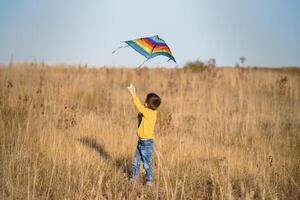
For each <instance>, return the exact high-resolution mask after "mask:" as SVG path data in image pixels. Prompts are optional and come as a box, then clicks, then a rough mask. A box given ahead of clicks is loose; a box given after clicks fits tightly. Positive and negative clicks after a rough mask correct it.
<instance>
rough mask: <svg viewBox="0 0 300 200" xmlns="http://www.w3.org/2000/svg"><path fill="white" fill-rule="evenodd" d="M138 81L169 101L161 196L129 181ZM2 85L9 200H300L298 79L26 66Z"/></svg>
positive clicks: (246, 72) (160, 125)
mask: <svg viewBox="0 0 300 200" xmlns="http://www.w3.org/2000/svg"><path fill="white" fill-rule="evenodd" d="M130 82H133V83H134V84H135V85H136V87H137V90H138V95H139V97H140V98H141V99H144V97H145V95H146V94H147V93H148V92H152V91H154V92H156V93H158V94H159V95H160V96H161V97H162V105H161V107H160V109H159V115H158V120H157V126H156V132H155V134H156V139H155V149H156V151H155V155H154V161H153V168H154V175H155V185H154V186H153V187H152V188H148V187H146V186H144V185H143V181H142V178H141V180H140V181H139V182H138V183H137V184H133V185H131V184H129V183H128V181H127V173H128V172H129V171H128V170H130V168H131V162H132V158H133V155H134V151H135V148H136V140H137V138H136V134H135V133H136V113H137V111H136V110H135V108H134V106H133V103H132V101H131V98H130V95H129V94H128V92H127V89H126V86H127V85H128V84H129V83H130ZM0 83H1V85H0V95H1V96H0V111H1V112H0V138H1V139H0V145H1V148H0V151H1V153H0V167H1V171H0V177H1V178H0V195H1V196H0V199H297V198H299V195H300V188H299V187H300V109H299V108H300V70H299V69H293V70H282V69H277V70H274V69H236V68H235V69H234V68H220V69H212V70H205V71H201V72H198V73H197V72H196V73H192V72H191V71H187V70H183V69H146V68H145V69H141V70H139V71H137V70H134V69H125V68H119V69H110V68H99V69H90V68H80V67H66V66H56V67H47V66H44V65H38V64H31V65H30V64H18V65H14V66H12V67H5V68H0ZM142 171H143V170H142Z"/></svg>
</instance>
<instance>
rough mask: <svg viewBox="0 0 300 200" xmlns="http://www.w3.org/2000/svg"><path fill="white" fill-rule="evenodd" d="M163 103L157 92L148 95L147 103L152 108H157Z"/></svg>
mask: <svg viewBox="0 0 300 200" xmlns="http://www.w3.org/2000/svg"><path fill="white" fill-rule="evenodd" d="M160 103H161V99H160V97H159V96H158V95H157V94H155V93H149V94H147V96H146V100H145V105H146V106H147V107H148V108H150V109H151V110H156V109H157V108H158V107H159V105H160Z"/></svg>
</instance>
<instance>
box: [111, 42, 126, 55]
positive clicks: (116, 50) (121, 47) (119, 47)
mask: <svg viewBox="0 0 300 200" xmlns="http://www.w3.org/2000/svg"><path fill="white" fill-rule="evenodd" d="M125 47H128V44H126V45H123V46H120V47H118V48H117V49H116V50H114V51H113V52H111V53H112V54H114V53H116V51H118V50H119V49H122V48H125Z"/></svg>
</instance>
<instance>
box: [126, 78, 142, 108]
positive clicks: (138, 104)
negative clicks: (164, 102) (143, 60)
mask: <svg viewBox="0 0 300 200" xmlns="http://www.w3.org/2000/svg"><path fill="white" fill-rule="evenodd" d="M127 89H128V90H129V92H130V94H131V96H132V99H133V103H134V105H135V106H136V108H137V109H138V111H140V112H141V113H143V114H145V112H146V108H145V107H144V106H143V104H142V103H141V101H140V99H139V98H138V96H137V95H136V90H135V87H134V85H132V84H130V85H129V86H128V87H127Z"/></svg>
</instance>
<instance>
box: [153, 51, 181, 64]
mask: <svg viewBox="0 0 300 200" xmlns="http://www.w3.org/2000/svg"><path fill="white" fill-rule="evenodd" d="M160 55H162V56H166V57H168V58H170V59H171V60H173V61H174V62H176V60H175V58H174V57H173V56H172V55H170V54H168V53H165V52H157V53H153V54H151V55H150V57H149V59H150V58H154V57H156V56H160Z"/></svg>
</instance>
